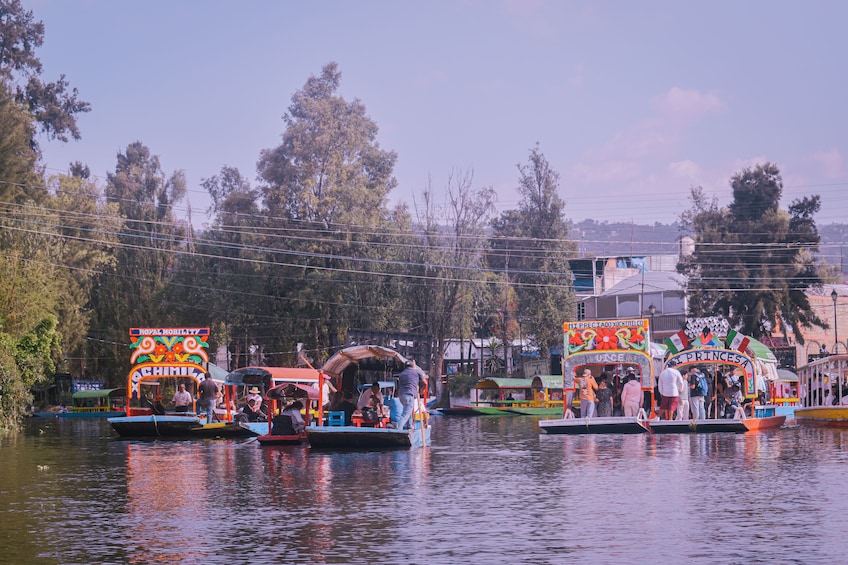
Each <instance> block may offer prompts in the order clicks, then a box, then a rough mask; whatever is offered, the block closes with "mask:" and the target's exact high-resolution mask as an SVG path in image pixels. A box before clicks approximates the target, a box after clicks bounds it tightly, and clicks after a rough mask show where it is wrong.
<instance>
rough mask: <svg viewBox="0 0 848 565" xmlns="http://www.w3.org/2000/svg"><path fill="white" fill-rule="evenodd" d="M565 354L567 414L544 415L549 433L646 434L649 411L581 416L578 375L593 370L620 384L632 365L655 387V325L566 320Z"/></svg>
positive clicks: (544, 426)
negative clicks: (578, 413)
mask: <svg viewBox="0 0 848 565" xmlns="http://www.w3.org/2000/svg"><path fill="white" fill-rule="evenodd" d="M563 334H564V341H565V343H564V348H563V352H564V354H563V359H562V390H563V393H564V396H565V405H564V410H563V415H562V418H559V419H556V420H542V421H540V422H539V429H540V430H541V431H542V432H544V433H547V434H568V435H572V434H609V433H626V434H632V433H645V432H647V431H649V430H648V427H647V424H646V420H647V416H646V414H645V413H644V411H642V412H640V413H639V414H638V415H636V416H604V417H597V418H579V417H577V416H576V415H575V413H574V411H573V410H572V402H573V400H574V395H575V392H576V391H577V387H576V381H575V375H577V374H582V372H583V371H584V370H589V371H590V372H591V373H592V375H593V376H594V377H595V378H596V379H597V378H598V377H599V376H600V374H601V373H602V372H606V373H607V374H608V375H609V376H610V377H611V379H610V381H611V382H610V383H609V386H610V387H612V388H613V390H615V389H616V387H617V386H620V384H621V381H622V379H623V378H624V376H625V375H626V374H627V372H628V369H631V370H632V373H633V374H634V375H635V376H636V378H638V379H639V380H640V384H641V389H642V390H643V391H650V390H653V386H654V365H653V359H652V356H651V346H650V344H651V340H650V325H649V322H648V320H647V319H644V318H637V319H630V320H594V321H580V322H565V323H564V324H563Z"/></svg>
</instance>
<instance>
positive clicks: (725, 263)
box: [678, 163, 827, 343]
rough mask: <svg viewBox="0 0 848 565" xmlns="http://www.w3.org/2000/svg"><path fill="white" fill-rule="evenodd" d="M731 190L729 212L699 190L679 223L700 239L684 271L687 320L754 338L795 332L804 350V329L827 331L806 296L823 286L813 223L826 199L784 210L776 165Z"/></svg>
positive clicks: (743, 177)
mask: <svg viewBox="0 0 848 565" xmlns="http://www.w3.org/2000/svg"><path fill="white" fill-rule="evenodd" d="M730 185H731V188H732V190H733V200H732V202H731V203H730V205H729V206H728V207H727V208H721V207H719V206H718V203H717V200H716V199H712V200H710V199H708V198H707V197H706V196H705V195H704V193H703V190H702V189H701V188H699V187H698V188H693V189H692V191H691V199H692V207H691V208H690V209H689V210H687V211H686V212H684V214H683V215H682V216H681V222H682V224H683V225H684V226H685V227H686V228H688V229H690V230H691V232H692V234H693V236H694V239H695V250H694V253H693V254H692V255H691V256H688V257H683V258H682V259H681V262H680V263H679V264H678V271H680V272H681V273H684V274H686V275H687V276H688V277H689V284H688V289H689V290H688V299H689V313H690V314H691V315H694V316H706V315H720V316H724V317H725V318H727V319H728V321H729V322H730V324H731V325H732V326H733V327H734V328H736V329H738V330H739V331H741V332H742V333H745V334H747V335H750V336H752V337H754V338H759V337H762V336H764V335H770V334H771V333H772V332H775V331H781V332H782V333H784V334H786V333H788V331H789V330H791V331H792V333H794V334H795V338H796V339H797V340H798V342H799V343H804V337H803V333H802V328H810V327H813V326H820V327H827V324H826V323H825V322H824V321H823V320H821V319H820V318H819V317H818V316H817V315H816V313H815V312H814V311H813V310H812V308H811V307H810V303H809V300H808V299H807V295H806V291H807V289H809V288H812V287H816V286H819V285H821V284H822V280H821V275H820V272H821V271H820V266H819V264H818V263H817V262H816V259H815V253H816V252H817V251H818V245H819V241H820V239H819V234H818V230H817V228H816V225H815V221H814V220H813V216H814V215H815V214H816V213H817V212H818V210H819V207H820V199H819V197H818V196H812V197H805V198H802V199H799V200H795V201H793V202H792V203H791V205H790V206H789V211H788V212H786V211H784V210H782V209H781V208H780V197H781V195H782V192H783V180H782V178H781V176H780V171H779V170H778V168H777V166H775V165H774V164H772V163H766V164H765V165H757V166H756V167H752V168H748V169H745V170H743V171H742V172H740V173H737V174H736V175H734V176H733V177H732V178H731V180H730Z"/></svg>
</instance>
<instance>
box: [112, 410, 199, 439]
mask: <svg viewBox="0 0 848 565" xmlns="http://www.w3.org/2000/svg"><path fill="white" fill-rule="evenodd" d="M200 420H201V418H200V417H199V416H197V415H195V414H189V415H185V414H183V415H177V414H136V415H132V416H121V417H117V418H109V423H110V424H111V425H112V429H114V430H115V432H117V434H118V435H119V436H120V437H122V438H158V437H161V438H178V437H186V438H187V437H191V430H192V429H194V428H197V427H198V426H200V425H201V424H200Z"/></svg>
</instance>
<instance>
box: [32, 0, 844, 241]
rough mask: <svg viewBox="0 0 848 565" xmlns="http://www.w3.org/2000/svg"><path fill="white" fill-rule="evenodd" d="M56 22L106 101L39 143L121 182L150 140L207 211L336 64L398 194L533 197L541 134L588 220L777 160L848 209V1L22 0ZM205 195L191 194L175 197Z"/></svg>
mask: <svg viewBox="0 0 848 565" xmlns="http://www.w3.org/2000/svg"><path fill="white" fill-rule="evenodd" d="M22 2H23V5H24V7H25V8H26V9H28V10H32V11H33V14H34V17H35V19H37V20H41V21H43V22H44V25H45V41H44V45H43V46H42V47H41V48H40V49H39V51H38V52H37V55H38V56H39V57H40V59H41V61H42V63H43V65H44V72H43V75H42V77H43V79H44V80H48V81H52V80H56V79H57V78H58V77H59V75H61V74H64V75H66V78H67V80H68V81H69V82H70V84H71V86H73V87H75V88H77V89H78V90H79V97H80V98H81V99H83V100H86V101H88V102H90V103H91V106H92V111H91V112H89V113H87V114H84V115H81V116H80V117H79V119H78V125H79V127H80V130H81V133H82V139H81V140H80V141H71V142H69V143H66V144H63V143H60V142H56V141H51V142H47V141H44V142H42V148H43V150H44V164H45V165H46V166H47V169H48V173H64V172H67V170H68V164H69V163H71V162H73V161H81V162H83V163H85V164H87V165H88V166H89V167H90V169H91V172H92V174H93V175H94V176H96V177H98V178H101V179H103V180H104V181H105V178H106V174H107V172H113V171H114V169H115V164H116V155H117V154H118V153H119V152H123V151H124V150H125V149H126V147H127V146H128V145H129V144H130V143H132V142H134V141H141V142H142V143H144V144H145V145H146V146H147V147H148V148H150V150H151V152H152V153H153V154H155V155H158V156H159V159H160V162H161V165H162V168H163V170H164V171H165V172H166V173H167V174H170V173H172V172H173V171H175V170H178V169H181V170H183V171H184V172H185V175H186V179H187V182H188V193H187V196H188V204H190V206H191V210H192V212H191V214H192V215H191V219H192V222H193V223H194V224H195V225H202V224H203V223H204V222H206V221H207V218H206V215H205V214H206V211H207V209H208V206H209V202H210V201H209V198H208V196H207V195H205V193H204V192H203V190H202V189H201V187H200V182H201V181H202V179H205V178H208V177H211V176H212V175H215V174H217V173H218V172H220V170H221V167H223V166H225V165H226V166H233V167H237V168H238V169H239V170H240V171H241V173H242V175H243V176H244V177H246V178H248V179H250V180H251V181H252V184H253V185H254V186H257V185H258V183H257V181H256V161H257V160H258V157H259V154H260V152H261V151H262V150H263V149H269V148H273V147H276V146H277V145H279V143H280V140H281V136H282V133H283V131H284V127H285V125H284V122H283V120H282V117H283V115H284V114H285V113H286V111H287V108H288V106H289V105H290V103H291V97H292V95H293V94H294V93H295V92H296V91H298V90H299V89H301V88H302V87H303V85H304V84H305V82H306V80H307V79H308V78H309V77H310V76H313V75H314V76H318V75H320V73H321V69H322V67H323V66H324V65H326V64H327V63H329V62H336V63H337V64H338V67H339V70H340V71H341V73H342V79H341V87H340V89H339V94H340V95H341V96H343V97H344V98H345V99H346V100H348V101H350V100H353V99H359V100H360V101H362V103H363V104H364V105H365V107H366V109H367V114H368V115H369V116H370V117H371V119H373V120H374V122H375V123H376V124H377V126H378V127H379V134H378V141H379V143H380V146H381V147H382V148H383V149H386V150H392V151H395V152H396V153H397V156H398V158H397V163H396V166H395V171H394V172H395V177H396V179H397V181H398V187H397V188H396V189H395V190H394V191H393V192H392V193H391V194H390V204H396V203H403V202H405V203H408V204H409V205H410V206H412V205H413V202H414V199H416V198H417V199H418V202H421V194H422V192H423V191H424V190H425V189H426V188H427V187H428V185H429V186H431V187H432V188H433V189H434V190H435V191H436V192H437V193H441V191H442V190H443V188H444V186H445V185H446V184H447V182H448V178H449V177H450V176H451V174H454V173H463V174H467V173H473V179H474V185H475V186H477V187H488V186H490V187H493V188H495V190H496V192H497V194H498V208H499V210H505V209H511V208H515V207H517V205H518V203H519V196H518V192H517V190H516V186H517V184H518V169H517V165H519V164H525V163H527V159H528V156H529V154H530V150H531V149H532V148H534V147H535V146H536V145H537V144H538V147H539V149H540V151H541V152H542V153H543V154H544V156H545V157H546V159H547V160H548V161H549V163H550V164H551V166H552V168H553V169H554V170H556V171H557V172H558V173H559V175H560V186H559V191H560V196H561V197H562V198H563V200H564V201H565V215H566V217H567V218H569V219H572V220H574V221H581V220H583V219H593V220H596V221H599V222H603V221H609V222H633V223H636V224H653V223H654V222H661V223H671V222H673V221H675V220H676V219H677V218H678V217H679V215H680V213H681V212H683V211H684V210H685V209H687V208H688V207H689V205H690V201H689V190H690V187H693V186H700V187H702V188H703V189H704V191H705V192H706V193H707V194H710V195H715V196H716V197H717V198H718V200H719V203H721V204H727V203H729V202H730V201H731V198H732V193H731V190H730V184H729V183H730V178H731V177H732V176H733V175H734V174H735V173H738V172H740V171H742V170H743V169H745V168H747V167H751V166H753V165H755V164H757V163H765V162H769V161H770V162H773V163H776V164H777V166H778V167H779V169H780V171H781V173H782V176H783V181H784V193H783V195H784V197H783V205H784V207H786V206H788V204H789V203H790V202H791V201H792V200H794V199H796V198H800V197H803V196H811V195H814V194H818V195H820V196H821V198H822V210H821V212H820V213H819V214H818V216H817V217H816V220H817V221H818V222H819V223H831V222H843V221H845V220H846V212H848V197H846V194H848V190H846V189H848V164H846V154H848V105H846V102H845V100H846V99H845V93H846V92H848V88H846V86H847V85H846V83H847V82H848V73H846V72H845V61H846V59H845V57H846V54H848V34H846V33H845V31H844V27H845V22H848V2H844V1H841V0H834V1H815V0H812V1H804V2H799V1H781V0H768V1H762V0H746V1H743V2H740V1H736V0H733V1H730V0H713V1H709V2H705V1H702V2H679V1H657V0H640V1H639V2H631V1H626V0H615V1H564V0H552V1H547V0H525V1H518V0H434V1H427V2H409V1H400V0H391V1H366V0H360V1H351V0H347V1H335V0H333V1H330V0H327V1H321V0H316V1H309V2H303V1H288V0H273V1H271V0H250V1H246V2H235V1H228V2H225V1H218V0H181V1H173V0H167V1H165V0H145V1H144V2H120V1H114V0H77V1H74V2H68V1H66V0H22ZM177 213H178V214H187V213H188V207H187V206H183V207H182V208H180V209H178V210H177Z"/></svg>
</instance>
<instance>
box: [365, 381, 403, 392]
mask: <svg viewBox="0 0 848 565" xmlns="http://www.w3.org/2000/svg"><path fill="white" fill-rule="evenodd" d="M377 382H378V383H379V384H380V388H391V389H394V388H395V383H394V381H377ZM373 384H374V383H363V384H361V385H359V386H357V387H356V388H357V389H358V390H359V392H362V391H364V390H366V389H369V388H371V386H372V385H373Z"/></svg>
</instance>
